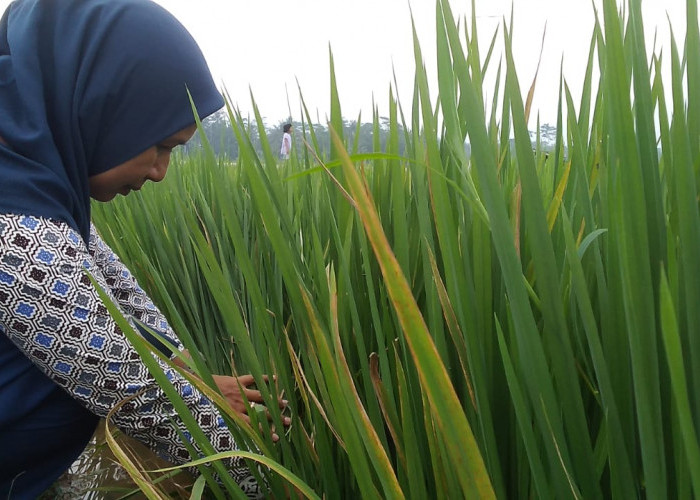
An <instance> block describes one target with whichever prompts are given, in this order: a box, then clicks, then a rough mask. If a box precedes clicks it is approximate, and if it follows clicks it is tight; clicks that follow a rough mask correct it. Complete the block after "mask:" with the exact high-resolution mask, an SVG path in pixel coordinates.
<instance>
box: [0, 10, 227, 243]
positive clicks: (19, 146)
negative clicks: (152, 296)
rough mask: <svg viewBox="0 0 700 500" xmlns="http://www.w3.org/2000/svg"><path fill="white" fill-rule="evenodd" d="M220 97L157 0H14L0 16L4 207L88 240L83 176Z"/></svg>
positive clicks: (217, 104)
mask: <svg viewBox="0 0 700 500" xmlns="http://www.w3.org/2000/svg"><path fill="white" fill-rule="evenodd" d="M188 91H189V93H190V94H191V96H192V99H193V102H194V104H195V106H196V108H197V112H198V114H199V116H200V118H203V117H205V116H208V115H209V114H211V113H213V112H214V111H216V110H217V109H219V108H221V106H222V105H223V100H222V98H221V94H220V93H219V92H218V90H217V89H216V86H215V85H214V82H213V80H212V77H211V74H210V72H209V69H208V67H207V64H206V61H205V59H204V57H203V55H202V53H201V51H200V49H199V47H198V46H197V44H196V42H195V41H194V39H193V38H192V37H191V35H190V34H189V33H188V32H187V30H186V29H185V28H184V27H183V26H182V25H181V24H180V22H179V21H177V20H176V19H175V18H174V17H173V16H172V15H171V14H170V13H168V12H167V11H166V10H165V9H163V8H162V7H160V6H159V5H157V4H155V3H153V2H151V1H150V0H61V1H57V0H16V1H15V2H14V3H12V4H11V5H10V6H9V7H8V9H7V10H6V12H5V14H4V15H3V17H2V20H0V137H2V138H3V139H4V140H5V142H6V143H7V146H3V145H1V144H0V213H17V214H26V215H35V216H40V217H46V218H51V219H57V220H62V221H64V222H66V223H68V224H69V225H70V226H71V227H73V228H74V229H76V230H77V231H78V232H80V234H81V235H82V237H83V239H84V240H85V241H86V242H87V241H88V238H89V234H90V193H89V187H88V178H89V177H90V176H92V175H96V174H99V173H101V172H104V171H106V170H109V169H111V168H113V167H116V166H117V165H119V164H121V163H123V162H125V161H127V160H129V159H131V158H133V157H134V156H136V155H138V154H139V153H141V152H143V151H145V150H146V149H148V148H149V147H151V146H154V145H156V144H157V143H159V142H161V141H162V140H164V139H166V138H167V137H170V136H171V135H173V134H174V133H176V132H178V131H180V130H182V129H183V128H185V127H187V126H189V125H191V124H193V123H194V121H195V120H194V115H193V113H192V109H191V106H190V101H189V96H188Z"/></svg>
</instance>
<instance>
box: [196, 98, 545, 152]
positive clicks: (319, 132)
mask: <svg viewBox="0 0 700 500" xmlns="http://www.w3.org/2000/svg"><path fill="white" fill-rule="evenodd" d="M243 122H244V124H245V127H246V131H247V132H248V137H249V139H250V141H251V142H252V144H253V147H254V148H255V150H256V152H257V153H258V155H261V154H262V141H261V137H266V138H267V141H268V142H269V144H270V147H271V148H272V152H273V153H274V154H275V155H278V154H279V150H280V145H281V143H282V127H283V126H284V125H285V124H286V123H292V126H293V128H294V132H293V133H292V141H293V142H294V148H293V151H296V154H298V155H302V154H303V151H304V149H305V148H306V146H305V145H304V141H303V140H302V138H304V139H305V140H306V141H307V142H309V143H310V144H311V134H310V127H313V130H314V133H315V135H316V139H317V141H318V146H319V149H320V153H321V157H322V158H327V157H328V154H329V152H330V134H329V131H328V126H327V125H324V124H320V123H314V124H312V125H309V124H308V123H305V124H302V123H301V122H297V121H291V122H290V121H287V120H283V121H279V122H277V123H273V124H270V125H268V124H267V123H265V128H264V130H262V131H261V130H259V127H258V124H257V122H256V121H255V119H250V118H244V119H243ZM202 126H203V128H204V133H205V134H206V136H207V138H208V140H209V142H210V144H211V146H212V148H213V149H214V152H215V153H216V154H217V155H219V156H221V155H224V156H225V157H227V158H230V159H231V160H234V161H235V160H237V159H238V152H239V148H238V141H237V140H236V135H235V134H234V133H233V130H232V128H231V122H230V120H229V117H228V114H227V113H226V112H225V111H224V110H221V111H219V112H217V113H215V114H214V115H212V116H210V117H209V118H207V119H206V120H205V121H204V122H203V123H202ZM304 127H306V129H304ZM261 132H262V136H261ZM377 133H378V134H379V137H378V142H379V151H380V152H384V151H386V143H387V141H388V140H389V119H388V118H385V117H380V118H379V126H378V127H377ZM358 134H359V135H358ZM343 135H344V137H345V139H346V141H347V144H348V147H349V149H350V150H351V151H355V150H354V149H353V148H354V147H355V144H357V150H356V152H357V153H372V152H377V150H376V148H375V146H374V144H375V127H374V124H372V123H360V125H359V127H358V124H357V121H354V120H350V121H344V122H343ZM356 136H357V137H356ZM398 136H399V154H403V150H404V147H405V137H404V129H403V127H402V126H401V125H398ZM556 137H557V128H556V127H555V126H553V125H550V124H548V123H545V124H543V125H541V126H540V137H539V140H540V147H541V149H542V150H543V151H552V150H553V148H554V146H555V143H556ZM530 138H531V140H532V143H533V148H534V146H535V143H536V141H537V133H536V132H532V131H531V132H530ZM511 142H512V140H511ZM200 147H201V142H200V140H199V136H198V135H195V137H194V138H193V139H192V140H191V141H190V142H189V143H188V145H187V149H197V148H200ZM511 147H514V145H513V144H511ZM464 148H465V151H466V153H467V156H469V155H470V153H471V147H470V145H469V144H468V143H467V144H465V145H464Z"/></svg>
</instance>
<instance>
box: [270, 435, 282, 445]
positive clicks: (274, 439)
mask: <svg viewBox="0 0 700 500" xmlns="http://www.w3.org/2000/svg"><path fill="white" fill-rule="evenodd" d="M279 440H280V437H279V436H278V435H277V434H273V435H272V442H273V443H276V442H277V441H279Z"/></svg>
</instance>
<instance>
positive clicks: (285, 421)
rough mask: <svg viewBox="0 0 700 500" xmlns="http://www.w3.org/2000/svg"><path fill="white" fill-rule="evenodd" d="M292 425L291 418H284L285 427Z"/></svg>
mask: <svg viewBox="0 0 700 500" xmlns="http://www.w3.org/2000/svg"><path fill="white" fill-rule="evenodd" d="M291 423H292V419H291V418H289V417H284V425H290V424H291Z"/></svg>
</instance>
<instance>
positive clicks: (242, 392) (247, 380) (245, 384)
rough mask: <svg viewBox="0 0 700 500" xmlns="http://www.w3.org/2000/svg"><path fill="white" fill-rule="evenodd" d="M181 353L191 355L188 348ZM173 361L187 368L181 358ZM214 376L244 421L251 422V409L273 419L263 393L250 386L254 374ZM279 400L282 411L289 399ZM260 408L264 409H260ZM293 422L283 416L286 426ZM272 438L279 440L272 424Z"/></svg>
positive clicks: (226, 397)
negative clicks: (265, 404) (264, 403)
mask: <svg viewBox="0 0 700 500" xmlns="http://www.w3.org/2000/svg"><path fill="white" fill-rule="evenodd" d="M181 355H182V356H183V357H185V358H189V357H190V355H189V353H188V352H187V351H186V350H185V351H182V352H181ZM173 363H174V364H175V365H177V366H179V367H181V368H185V369H187V365H186V364H185V362H184V361H183V360H182V359H180V358H175V359H173ZM212 378H213V379H214V383H215V384H216V386H217V387H218V388H219V391H221V395H222V396H223V397H224V398H225V399H226V401H227V402H228V404H229V405H231V408H233V410H234V411H235V412H236V413H238V414H239V415H240V416H241V418H242V419H243V420H244V421H246V422H247V423H249V424H250V417H249V416H248V415H249V413H250V412H251V411H257V412H258V418H260V414H261V413H263V412H264V413H265V416H266V417H267V419H268V420H270V421H271V420H272V414H271V413H270V410H269V409H268V408H265V407H264V406H262V403H263V402H264V399H263V396H262V393H261V392H260V391H259V390H257V389H251V388H250V386H252V385H255V379H254V378H253V376H252V375H243V376H240V377H231V376H227V375H212ZM273 379H274V377H273ZM263 380H264V381H265V382H267V381H268V380H269V377H268V376H267V375H264V376H263ZM246 401H247V402H246ZM277 402H278V405H279V408H280V411H284V409H285V408H287V401H286V400H284V399H282V397H278V398H277ZM260 408H263V409H262V410H260ZM291 423H292V419H291V418H289V417H285V416H283V417H282V424H283V425H284V426H285V427H288V426H289V425H291ZM272 440H273V441H275V442H277V441H279V436H278V435H277V434H276V433H275V428H274V426H272Z"/></svg>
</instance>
